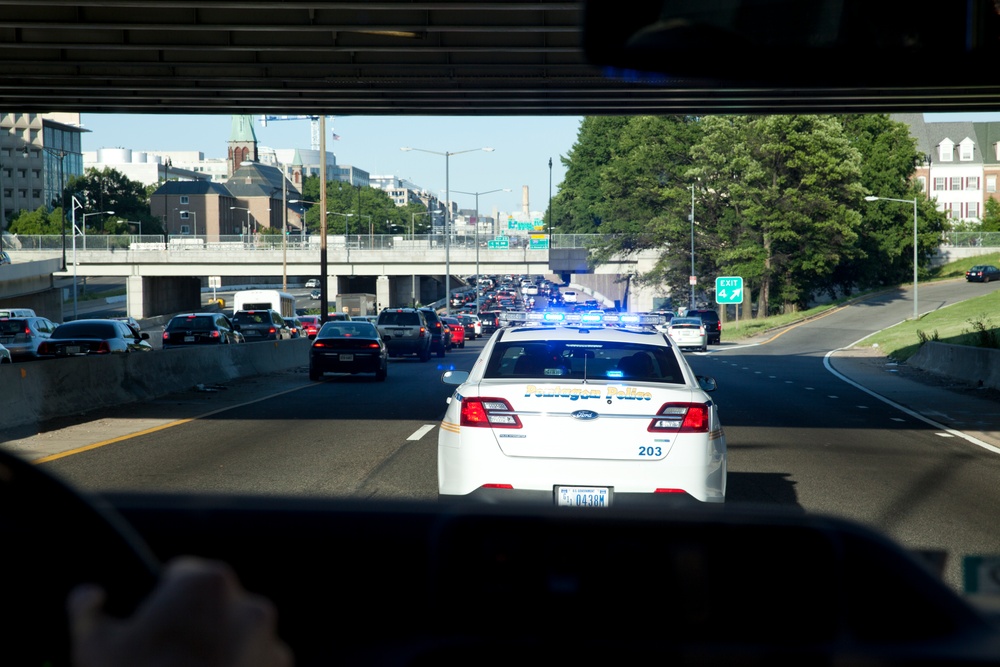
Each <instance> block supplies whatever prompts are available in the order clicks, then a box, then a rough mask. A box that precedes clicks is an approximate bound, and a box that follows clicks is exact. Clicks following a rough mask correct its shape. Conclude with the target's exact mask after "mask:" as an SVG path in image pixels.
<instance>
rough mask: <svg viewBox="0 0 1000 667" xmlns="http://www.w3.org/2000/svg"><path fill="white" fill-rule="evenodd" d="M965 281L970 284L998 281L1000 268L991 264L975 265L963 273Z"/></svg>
mask: <svg viewBox="0 0 1000 667" xmlns="http://www.w3.org/2000/svg"><path fill="white" fill-rule="evenodd" d="M965 279H966V280H967V281H968V282H970V283H973V282H975V283H988V282H989V281H991V280H1000V268H997V267H995V266H993V265H992V264H977V265H976V266H974V267H972V268H971V269H969V270H968V271H966V272H965Z"/></svg>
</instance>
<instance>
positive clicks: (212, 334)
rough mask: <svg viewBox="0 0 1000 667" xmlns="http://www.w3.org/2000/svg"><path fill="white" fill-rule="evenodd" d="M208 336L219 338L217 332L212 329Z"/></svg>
mask: <svg viewBox="0 0 1000 667" xmlns="http://www.w3.org/2000/svg"><path fill="white" fill-rule="evenodd" d="M209 338H219V332H218V331H213V332H212V333H210V334H209Z"/></svg>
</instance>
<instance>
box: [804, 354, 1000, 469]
mask: <svg viewBox="0 0 1000 667" xmlns="http://www.w3.org/2000/svg"><path fill="white" fill-rule="evenodd" d="M866 338H867V336H866ZM861 340H864V338H862V339H861ZM858 342H860V341H858ZM853 345H857V343H854V344H853ZM853 345H849V346H848V347H844V348H840V349H841V350H846V349H848V348H849V347H853ZM839 351H840V350H830V351H829V352H827V353H826V354H825V355H823V365H824V366H826V370H828V371H830V372H831V373H833V374H834V375H836V376H837V377H838V378H840V379H841V380H843V381H844V382H846V383H847V384H849V385H851V386H852V387H856V388H857V389H860V390H861V391H863V392H865V393H866V394H868V395H869V396H872V397H874V398H877V399H878V400H880V401H882V402H883V403H885V404H887V405H891V406H892V407H894V408H896V409H897V410H899V411H900V412H905V413H906V414H908V415H910V416H911V417H914V418H916V419H919V420H920V421H922V422H924V423H926V424H930V425H931V426H933V427H934V428H939V429H941V430H942V431H944V432H945V433H950V434H951V435H953V436H955V437H958V438H962V439H963V440H966V441H968V442H971V443H972V444H973V445H977V446H979V447H982V448H983V449H986V450H989V451H991V452H993V453H994V454H1000V448H997V447H994V446H993V445H991V444H989V443H988V442H983V441H982V440H980V439H979V438H974V437H973V436H971V435H969V434H967V433H962V432H961V431H956V430H955V429H952V428H948V427H947V426H945V425H944V424H941V423H939V422H936V421H934V420H933V419H928V418H927V417H925V416H923V415H922V414H920V413H919V412H915V411H913V410H910V409H909V408H907V407H905V406H902V405H900V404H899V403H896V402H895V401H893V400H890V399H888V398H886V397H885V396H882V395H881V394H876V393H875V392H874V391H872V390H871V389H868V388H867V387H862V386H861V385H860V384H858V383H857V382H855V381H854V380H852V379H850V378H849V377H847V376H846V375H844V374H842V373H839V372H837V371H836V370H835V369H834V368H833V366H831V365H830V357H831V356H832V355H833V354H834V353H835V352H839ZM938 435H940V434H938Z"/></svg>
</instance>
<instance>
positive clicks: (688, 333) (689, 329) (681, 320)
mask: <svg viewBox="0 0 1000 667" xmlns="http://www.w3.org/2000/svg"><path fill="white" fill-rule="evenodd" d="M666 327H667V335H668V336H670V339H671V340H673V341H674V343H675V344H676V345H677V347H679V348H682V349H683V348H694V349H696V350H701V351H702V352H705V351H707V350H708V331H707V330H706V329H705V323H704V322H703V321H702V319H701V318H700V317H675V318H673V319H671V320H670V323H669V324H667V325H666Z"/></svg>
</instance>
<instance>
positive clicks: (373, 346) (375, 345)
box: [368, 343, 378, 350]
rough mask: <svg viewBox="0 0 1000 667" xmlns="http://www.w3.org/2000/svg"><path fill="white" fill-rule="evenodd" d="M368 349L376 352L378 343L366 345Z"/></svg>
mask: <svg viewBox="0 0 1000 667" xmlns="http://www.w3.org/2000/svg"><path fill="white" fill-rule="evenodd" d="M368 349H370V350H377V349H378V343H368Z"/></svg>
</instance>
